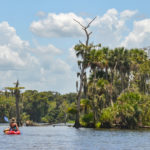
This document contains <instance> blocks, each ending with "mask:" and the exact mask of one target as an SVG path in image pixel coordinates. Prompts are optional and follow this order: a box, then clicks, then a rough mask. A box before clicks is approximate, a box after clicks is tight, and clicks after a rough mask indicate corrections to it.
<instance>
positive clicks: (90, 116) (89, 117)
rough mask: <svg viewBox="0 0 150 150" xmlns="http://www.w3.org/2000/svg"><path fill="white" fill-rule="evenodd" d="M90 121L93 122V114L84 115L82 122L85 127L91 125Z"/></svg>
mask: <svg viewBox="0 0 150 150" xmlns="http://www.w3.org/2000/svg"><path fill="white" fill-rule="evenodd" d="M92 121H93V113H88V114H85V115H84V116H83V117H82V122H84V123H85V124H86V125H88V124H90V123H92Z"/></svg>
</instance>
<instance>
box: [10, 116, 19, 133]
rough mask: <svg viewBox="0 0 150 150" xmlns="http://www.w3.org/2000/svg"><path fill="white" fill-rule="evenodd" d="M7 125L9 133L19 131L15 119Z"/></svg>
mask: <svg viewBox="0 0 150 150" xmlns="http://www.w3.org/2000/svg"><path fill="white" fill-rule="evenodd" d="M9 125H10V128H9V130H10V131H19V128H18V125H17V123H16V119H15V118H12V119H11V120H10V124H9Z"/></svg>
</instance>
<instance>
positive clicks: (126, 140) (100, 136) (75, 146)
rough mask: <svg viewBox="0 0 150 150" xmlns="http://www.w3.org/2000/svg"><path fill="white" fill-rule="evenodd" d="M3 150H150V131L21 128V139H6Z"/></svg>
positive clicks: (2, 138)
mask: <svg viewBox="0 0 150 150" xmlns="http://www.w3.org/2000/svg"><path fill="white" fill-rule="evenodd" d="M6 127H7V126H6V125H1V126H0V150H150V130H140V131H137V130H134V131H131V130H112V129H111V130H93V129H84V128H82V129H75V128H72V127H65V126H61V127H60V126H56V127H53V126H46V127H21V128H20V130H21V133H22V134H21V135H4V134H3V129H5V128H6Z"/></svg>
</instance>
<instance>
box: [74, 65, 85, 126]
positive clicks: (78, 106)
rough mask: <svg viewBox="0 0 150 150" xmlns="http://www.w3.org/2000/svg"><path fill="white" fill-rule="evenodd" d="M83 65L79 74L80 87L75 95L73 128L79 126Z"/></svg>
mask: <svg viewBox="0 0 150 150" xmlns="http://www.w3.org/2000/svg"><path fill="white" fill-rule="evenodd" d="M84 70H85V69H84V67H82V70H81V76H80V88H79V92H78V95H77V113H76V120H75V124H74V127H75V128H79V127H80V121H79V119H80V99H81V93H82V88H83V74H84Z"/></svg>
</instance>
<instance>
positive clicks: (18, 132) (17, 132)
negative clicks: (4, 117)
mask: <svg viewBox="0 0 150 150" xmlns="http://www.w3.org/2000/svg"><path fill="white" fill-rule="evenodd" d="M4 133H5V134H20V131H5V132H4Z"/></svg>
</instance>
